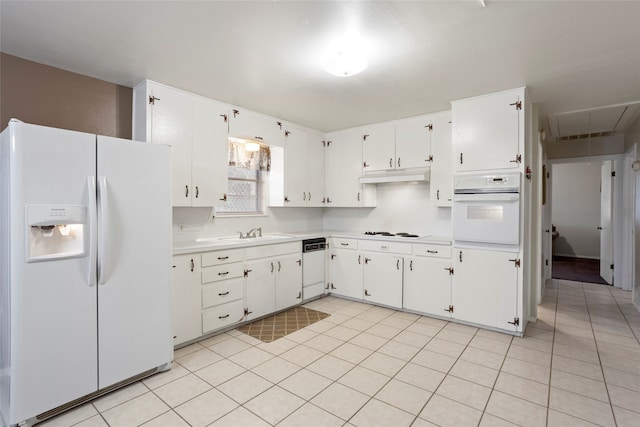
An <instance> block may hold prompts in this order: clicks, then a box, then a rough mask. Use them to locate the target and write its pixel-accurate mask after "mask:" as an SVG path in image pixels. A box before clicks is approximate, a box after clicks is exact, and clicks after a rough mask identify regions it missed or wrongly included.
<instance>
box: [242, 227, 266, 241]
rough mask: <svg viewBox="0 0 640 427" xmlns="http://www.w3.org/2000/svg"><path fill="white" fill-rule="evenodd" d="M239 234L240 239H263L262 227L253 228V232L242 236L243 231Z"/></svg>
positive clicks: (250, 231)
mask: <svg viewBox="0 0 640 427" xmlns="http://www.w3.org/2000/svg"><path fill="white" fill-rule="evenodd" d="M256 233H258V234H256ZM238 234H239V236H238V237H239V238H240V239H252V238H256V237H262V227H256V228H252V229H251V230H249V231H247V232H246V233H245V234H242V231H238Z"/></svg>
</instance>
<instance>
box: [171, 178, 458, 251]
mask: <svg viewBox="0 0 640 427" xmlns="http://www.w3.org/2000/svg"><path fill="white" fill-rule="evenodd" d="M210 214H211V209H207V208H173V223H174V224H173V238H174V241H189V240H194V239H198V238H210V237H223V236H233V235H235V234H236V233H237V232H238V231H242V232H247V231H249V230H251V229H252V228H255V227H262V232H263V233H287V232H289V233H291V232H300V231H307V230H308V231H315V230H322V229H325V230H341V231H352V232H355V233H364V232H365V231H390V232H396V233H397V232H407V233H416V234H419V235H438V236H450V235H451V208H437V207H434V206H432V205H431V201H430V199H429V183H424V182H421V183H393V184H391V183H390V184H378V195H377V207H375V208H268V209H267V215H262V216H249V217H241V216H236V217H220V216H218V217H215V218H213V219H210Z"/></svg>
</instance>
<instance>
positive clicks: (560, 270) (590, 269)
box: [552, 256, 608, 285]
mask: <svg viewBox="0 0 640 427" xmlns="http://www.w3.org/2000/svg"><path fill="white" fill-rule="evenodd" d="M552 277H553V278H554V279H564V280H573V281H576V282H586V283H599V284H601V285H608V283H607V282H605V280H604V279H603V278H602V277H601V276H600V260H597V259H587V258H572V257H565V256H554V257H553V273H552Z"/></svg>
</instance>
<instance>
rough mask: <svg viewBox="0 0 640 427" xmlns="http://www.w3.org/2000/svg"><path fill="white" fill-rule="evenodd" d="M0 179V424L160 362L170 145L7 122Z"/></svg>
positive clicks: (72, 400) (76, 399) (0, 137)
mask: <svg viewBox="0 0 640 427" xmlns="http://www.w3.org/2000/svg"><path fill="white" fill-rule="evenodd" d="M0 178H1V183H0V203H1V205H0V256H1V258H0V415H1V417H0V425H5V424H9V425H13V424H17V423H20V422H23V421H27V423H26V424H33V423H35V422H39V421H41V420H42V419H46V418H48V417H50V416H53V415H56V414H57V413H59V412H61V411H63V410H65V409H68V408H70V407H73V406H74V405H76V404H80V403H83V402H84V401H86V400H88V399H90V398H93V397H95V396H97V395H100V394H101V393H103V392H105V391H109V390H111V389H115V388H117V387H119V386H123V385H125V384H128V383H130V382H132V381H134V380H136V379H138V378H142V377H144V376H147V375H151V374H153V373H155V372H158V371H162V370H166V369H168V368H169V367H170V366H171V361H172V359H173V347H172V335H171V318H170V312H171V310H170V304H171V303H170V265H171V193H170V188H171V187H170V147H169V146H166V145H154V144H145V143H141V142H133V141H128V140H122V139H116V138H110V137H104V136H96V135H92V134H87V133H81V132H74V131H68V130H61V129H54V128H48V127H43V126H35V125H30V124H26V123H22V122H20V121H18V120H11V121H10V123H9V126H8V127H7V128H6V129H5V130H4V131H3V132H2V134H0Z"/></svg>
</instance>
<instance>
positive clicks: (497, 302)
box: [453, 248, 521, 330]
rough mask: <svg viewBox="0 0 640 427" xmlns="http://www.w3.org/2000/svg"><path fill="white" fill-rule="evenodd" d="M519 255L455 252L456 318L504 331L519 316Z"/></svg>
mask: <svg viewBox="0 0 640 427" xmlns="http://www.w3.org/2000/svg"><path fill="white" fill-rule="evenodd" d="M515 259H518V253H517V252H501V251H491V250H483V249H460V248H456V249H455V250H454V262H455V275H454V280H455V288H454V292H453V307H454V312H453V317H455V318H456V319H459V320H464V321H467V322H473V323H478V324H481V325H486V326H491V327H495V328H500V329H508V330H521V328H520V327H516V326H515V325H512V324H510V323H509V322H513V321H514V318H516V317H518V294H519V292H518V289H519V283H518V281H519V279H518V277H519V274H518V273H519V272H518V268H517V267H516V265H515V262H514V261H513V260H515Z"/></svg>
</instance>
